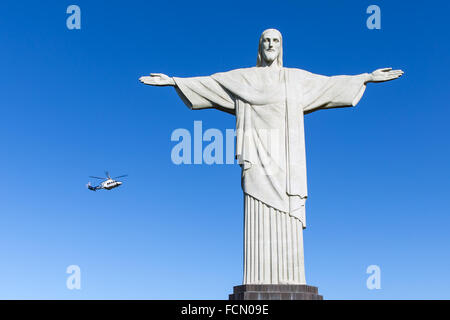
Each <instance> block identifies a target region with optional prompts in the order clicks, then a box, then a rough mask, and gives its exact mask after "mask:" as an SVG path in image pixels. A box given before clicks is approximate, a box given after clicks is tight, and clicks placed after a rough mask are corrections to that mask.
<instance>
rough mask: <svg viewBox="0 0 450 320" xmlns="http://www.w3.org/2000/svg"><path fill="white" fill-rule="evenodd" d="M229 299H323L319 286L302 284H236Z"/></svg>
mask: <svg viewBox="0 0 450 320" xmlns="http://www.w3.org/2000/svg"><path fill="white" fill-rule="evenodd" d="M229 300H323V296H321V295H319V292H318V288H317V287H313V286H308V285H302V284H298V285H296V284H244V285H241V286H235V287H234V288H233V293H232V294H230V296H229Z"/></svg>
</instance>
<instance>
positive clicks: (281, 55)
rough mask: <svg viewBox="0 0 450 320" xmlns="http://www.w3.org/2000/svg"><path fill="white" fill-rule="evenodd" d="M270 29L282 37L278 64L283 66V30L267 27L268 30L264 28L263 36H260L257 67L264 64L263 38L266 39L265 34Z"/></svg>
mask: <svg viewBox="0 0 450 320" xmlns="http://www.w3.org/2000/svg"><path fill="white" fill-rule="evenodd" d="M269 31H272V32H275V33H276V34H278V36H279V37H280V52H279V54H278V57H277V64H278V66H280V67H282V66H283V37H282V36H281V32H280V31H278V30H277V29H267V30H264V31H263V33H261V37H259V46H258V58H257V60H256V66H257V67H263V66H264V58H263V40H264V35H265V34H266V33H267V32H269Z"/></svg>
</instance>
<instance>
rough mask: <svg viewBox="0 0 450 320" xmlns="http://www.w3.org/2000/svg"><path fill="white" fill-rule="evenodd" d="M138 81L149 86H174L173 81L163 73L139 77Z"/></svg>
mask: <svg viewBox="0 0 450 320" xmlns="http://www.w3.org/2000/svg"><path fill="white" fill-rule="evenodd" d="M139 81H140V82H142V83H144V84H148V85H150V86H174V85H175V81H173V79H172V78H171V77H169V76H167V75H165V74H163V73H150V76H144V77H140V78H139Z"/></svg>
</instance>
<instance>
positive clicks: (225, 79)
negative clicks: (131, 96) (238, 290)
mask: <svg viewBox="0 0 450 320" xmlns="http://www.w3.org/2000/svg"><path fill="white" fill-rule="evenodd" d="M402 74H403V71H401V70H392V69H391V68H384V69H378V70H375V71H374V72H372V73H363V74H360V75H354V76H333V77H327V76H322V75H317V74H313V73H310V72H307V71H304V70H300V69H292V68H285V67H283V49H282V37H281V33H280V32H279V31H278V30H275V29H268V30H265V31H264V32H263V33H262V35H261V37H260V39H259V48H258V58H257V63H256V67H253V68H243V69H237V70H232V71H228V72H222V73H216V74H213V75H211V76H206V77H193V78H176V77H168V76H167V75H164V74H160V73H152V74H150V76H144V77H141V78H140V79H139V80H140V81H141V82H142V83H145V84H148V85H153V86H174V87H175V89H176V91H177V93H178V94H179V96H180V97H181V99H182V100H183V102H184V103H185V104H186V105H187V106H188V107H189V108H190V109H195V110H196V109H206V108H216V109H218V110H222V111H225V112H228V113H231V114H233V115H235V116H236V157H237V159H238V160H239V164H240V165H241V168H242V189H243V191H244V201H245V205H244V208H245V209H244V211H245V214H244V215H245V220H244V221H245V223H244V225H245V227H244V229H245V230H244V243H245V244H244V281H243V283H244V284H277V285H278V284H306V280H305V268H304V258H303V257H304V255H303V229H304V228H305V227H306V218H305V200H306V198H307V196H308V193H307V187H306V160H305V141H304V140H305V139H304V127H303V116H304V115H305V114H308V113H311V112H314V111H317V110H321V109H330V108H340V107H352V106H355V105H356V104H357V103H358V102H359V100H360V99H361V97H362V95H363V93H364V90H365V88H366V84H367V83H369V82H384V81H389V80H393V79H396V78H399V77H400V76H401V75H402ZM267 136H269V137H270V139H268V138H267ZM273 150H275V151H273Z"/></svg>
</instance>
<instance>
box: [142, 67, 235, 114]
mask: <svg viewBox="0 0 450 320" xmlns="http://www.w3.org/2000/svg"><path fill="white" fill-rule="evenodd" d="M139 81H140V82H142V83H144V84H147V85H151V86H161V87H163V86H173V87H175V90H176V91H177V93H178V95H179V96H180V98H181V99H182V100H183V102H184V103H185V104H186V106H187V107H188V108H189V109H208V108H215V109H218V110H222V111H225V112H228V113H232V114H234V108H235V104H234V100H233V98H232V97H231V95H230V93H229V92H228V91H226V90H225V89H224V88H223V87H222V86H221V85H219V83H217V81H215V80H214V79H213V78H212V77H193V78H177V77H173V78H171V77H169V76H167V75H165V74H163V73H151V74H150V76H145V77H140V78H139Z"/></svg>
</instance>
